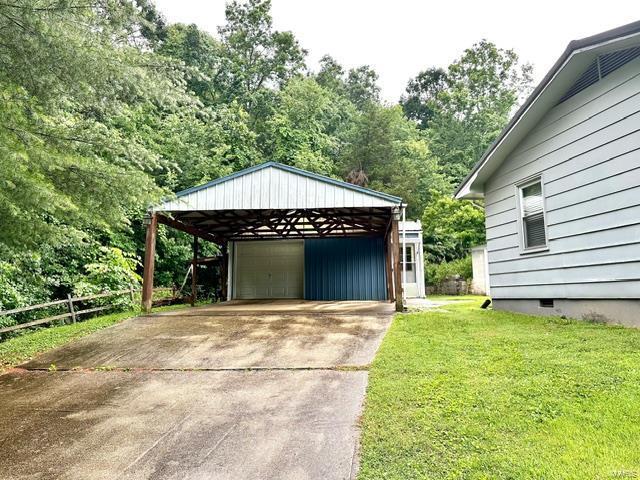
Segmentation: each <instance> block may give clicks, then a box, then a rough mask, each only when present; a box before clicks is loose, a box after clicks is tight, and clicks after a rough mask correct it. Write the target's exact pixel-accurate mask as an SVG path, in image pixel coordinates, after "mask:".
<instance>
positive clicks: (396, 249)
mask: <svg viewBox="0 0 640 480" xmlns="http://www.w3.org/2000/svg"><path fill="white" fill-rule="evenodd" d="M391 238H392V240H393V270H394V272H393V273H394V275H393V278H394V283H395V292H394V294H395V299H396V312H402V311H403V310H404V305H403V302H402V271H401V270H400V234H399V232H398V216H397V215H394V217H393V219H392V220H391Z"/></svg>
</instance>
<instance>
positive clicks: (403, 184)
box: [340, 105, 444, 216]
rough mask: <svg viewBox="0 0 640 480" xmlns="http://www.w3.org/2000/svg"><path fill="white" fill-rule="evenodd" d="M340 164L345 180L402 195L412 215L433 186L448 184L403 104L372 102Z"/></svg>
mask: <svg viewBox="0 0 640 480" xmlns="http://www.w3.org/2000/svg"><path fill="white" fill-rule="evenodd" d="M340 162H341V169H342V173H343V175H344V178H346V179H347V181H350V182H352V183H356V184H358V185H362V186H368V187H370V188H373V189H375V190H381V191H384V192H388V193H391V194H395V195H398V196H400V197H402V198H403V199H404V200H405V202H407V203H408V204H409V212H408V213H409V215H410V216H416V215H419V214H420V213H421V212H422V210H423V209H424V207H425V205H426V203H427V202H428V199H429V197H430V195H431V193H430V191H429V189H435V190H441V189H442V188H444V181H443V178H442V176H441V174H440V168H439V165H438V163H437V161H436V159H435V158H434V157H433V156H432V155H431V154H430V151H429V147H428V144H427V142H426V141H425V140H424V138H423V137H422V135H421V134H420V132H419V131H418V129H417V128H416V126H415V124H413V122H411V121H409V120H407V119H406V118H405V117H404V116H403V113H402V109H401V108H400V107H399V106H395V107H384V106H380V105H371V106H370V107H369V108H368V109H367V110H366V111H365V112H363V113H361V114H360V115H359V116H358V117H357V118H356V119H355V121H354V122H353V126H352V128H351V131H350V134H349V137H348V141H347V145H346V146H345V148H344V150H343V152H342V155H341V157H340Z"/></svg>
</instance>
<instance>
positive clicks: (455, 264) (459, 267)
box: [425, 255, 473, 286]
mask: <svg viewBox="0 0 640 480" xmlns="http://www.w3.org/2000/svg"><path fill="white" fill-rule="evenodd" d="M425 276H426V279H427V281H428V283H429V285H435V286H438V285H441V284H442V282H443V281H444V280H446V279H448V278H455V277H460V278H461V279H463V280H467V281H469V280H471V279H472V278H473V268H472V266H471V255H467V256H466V257H464V258H459V259H457V260H451V261H450V262H442V263H427V264H426V265H425Z"/></svg>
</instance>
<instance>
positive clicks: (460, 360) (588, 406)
mask: <svg viewBox="0 0 640 480" xmlns="http://www.w3.org/2000/svg"><path fill="white" fill-rule="evenodd" d="M480 303H481V302H480V301H478V300H477V299H476V300H474V301H473V302H471V303H458V304H452V305H446V306H444V307H440V308H438V309H435V310H432V311H427V312H421V313H412V314H401V315H398V316H396V318H395V320H394V323H393V324H392V326H391V329H390V331H389V332H388V333H387V335H386V337H385V339H384V341H383V343H382V345H381V347H380V350H379V351H378V354H377V356H376V359H375V360H374V362H373V364H372V368H371V370H370V375H369V386H368V388H367V397H366V401H365V410H364V414H363V418H362V429H363V430H362V445H361V466H360V473H359V477H358V478H359V479H361V480H365V479H366V480H368V479H376V480H379V479H403V480H408V479H445V478H446V479H489V478H491V479H534V478H535V479H609V478H640V331H638V330H635V329H629V328H623V327H614V326H605V325H597V324H593V323H587V322H581V321H572V320H564V319H561V318H557V317H535V316H529V315H522V314H514V313H510V312H499V311H492V310H486V311H485V310H481V309H480V308H478V306H479V305H480Z"/></svg>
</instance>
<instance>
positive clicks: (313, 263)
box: [304, 237, 387, 300]
mask: <svg viewBox="0 0 640 480" xmlns="http://www.w3.org/2000/svg"><path fill="white" fill-rule="evenodd" d="M386 297H387V283H386V271H385V262H384V241H383V239H382V237H354V238H319V239H308V240H305V242H304V298H305V299H307V300H385V299H386Z"/></svg>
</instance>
